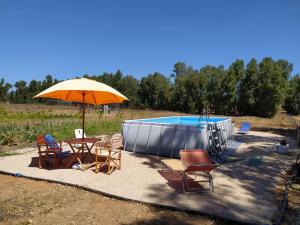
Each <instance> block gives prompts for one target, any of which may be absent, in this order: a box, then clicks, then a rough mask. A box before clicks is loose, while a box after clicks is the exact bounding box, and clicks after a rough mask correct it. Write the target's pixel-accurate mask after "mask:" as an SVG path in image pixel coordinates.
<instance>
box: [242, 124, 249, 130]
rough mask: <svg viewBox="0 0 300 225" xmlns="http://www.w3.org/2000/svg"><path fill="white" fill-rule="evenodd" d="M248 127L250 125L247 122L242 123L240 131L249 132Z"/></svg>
mask: <svg viewBox="0 0 300 225" xmlns="http://www.w3.org/2000/svg"><path fill="white" fill-rule="evenodd" d="M250 127H251V124H250V123H248V122H242V123H241V129H246V130H249V129H250Z"/></svg>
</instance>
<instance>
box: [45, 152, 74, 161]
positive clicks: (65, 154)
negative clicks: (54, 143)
mask: <svg viewBox="0 0 300 225" xmlns="http://www.w3.org/2000/svg"><path fill="white" fill-rule="evenodd" d="M59 152H60V151H56V153H57V154H59ZM69 156H70V151H63V152H61V158H62V159H65V158H68V157H69ZM49 158H53V155H49Z"/></svg>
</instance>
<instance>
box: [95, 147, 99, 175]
mask: <svg viewBox="0 0 300 225" xmlns="http://www.w3.org/2000/svg"><path fill="white" fill-rule="evenodd" d="M95 163H96V170H95V172H96V173H98V171H99V165H98V148H97V147H96V162H95Z"/></svg>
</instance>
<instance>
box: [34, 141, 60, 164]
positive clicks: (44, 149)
mask: <svg viewBox="0 0 300 225" xmlns="http://www.w3.org/2000/svg"><path fill="white" fill-rule="evenodd" d="M36 142H37V148H38V153H39V161H38V166H39V168H40V169H41V168H42V167H43V164H44V163H51V161H53V163H52V165H53V166H57V165H58V164H59V163H60V162H61V161H62V148H61V143H60V146H58V145H57V143H56V145H54V144H53V143H50V144H49V143H47V142H46V140H45V136H44V135H39V136H37V138H36Z"/></svg>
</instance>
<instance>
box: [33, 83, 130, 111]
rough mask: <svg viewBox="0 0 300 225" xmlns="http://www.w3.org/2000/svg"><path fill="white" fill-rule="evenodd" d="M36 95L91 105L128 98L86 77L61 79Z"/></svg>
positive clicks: (119, 101) (118, 101)
mask: <svg viewBox="0 0 300 225" xmlns="http://www.w3.org/2000/svg"><path fill="white" fill-rule="evenodd" d="M38 97H44V98H54V99H59V100H63V101H68V102H80V103H88V104H93V105H100V104H110V103H122V102H123V101H125V100H128V98H126V97H125V96H124V95H122V94H121V93H120V92H118V91H117V90H115V89H113V88H112V87H110V86H108V85H106V84H103V83H100V82H97V81H94V80H90V79H86V78H80V79H71V80H66V81H62V82H60V83H58V84H55V85H53V86H52V87H50V88H48V89H46V90H44V91H43V92H41V93H39V94H37V95H36V96H34V98H38Z"/></svg>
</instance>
